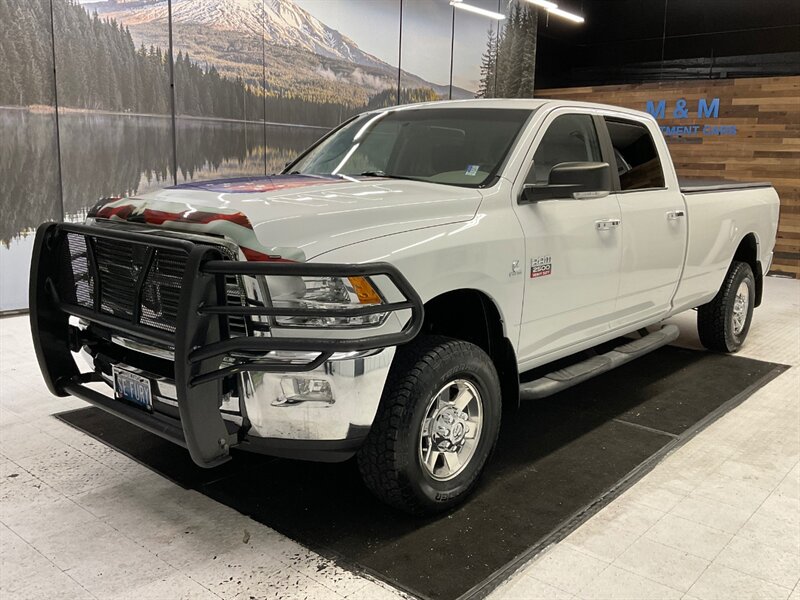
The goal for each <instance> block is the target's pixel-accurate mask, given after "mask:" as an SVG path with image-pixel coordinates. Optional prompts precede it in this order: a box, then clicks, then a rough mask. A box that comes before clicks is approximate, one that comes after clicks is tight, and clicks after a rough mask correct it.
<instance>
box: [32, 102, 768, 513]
mask: <svg viewBox="0 0 800 600" xmlns="http://www.w3.org/2000/svg"><path fill="white" fill-rule="evenodd" d="M778 210H779V201H778V197H777V194H776V193H775V191H774V190H773V189H772V187H771V186H770V185H769V184H751V183H745V184H741V183H740V184H736V183H730V182H724V181H723V182H696V183H681V182H679V181H678V178H677V177H676V174H675V169H674V168H673V166H672V162H671V160H670V157H669V153H668V151H667V147H666V145H665V143H664V139H663V138H662V136H661V134H660V132H659V129H658V126H657V124H656V122H655V121H654V120H653V118H652V117H650V116H649V115H647V114H645V113H641V112H636V111H632V110H624V109H620V108H615V107H611V106H601V105H595V104H582V103H575V102H563V101H548V100H468V101H454V102H436V103H430V104H421V105H412V106H402V107H395V108H389V109H385V110H379V111H375V112H370V113H366V114H363V115H359V116H357V117H354V118H353V119H351V120H349V121H347V122H346V123H344V124H343V125H342V126H340V127H339V128H337V129H336V130H334V131H332V132H331V133H330V134H328V135H327V136H325V137H324V138H322V139H321V140H320V141H319V142H318V143H316V144H315V145H314V146H313V147H311V148H309V149H308V150H307V151H306V152H305V153H303V154H302V155H301V156H300V157H298V158H297V159H296V160H295V161H294V162H292V163H291V164H289V165H288V166H287V168H286V170H285V172H284V174H281V175H275V176H271V177H259V178H243V179H231V180H218V181H202V182H196V183H187V184H183V185H178V186H175V187H172V188H167V189H164V190H161V191H158V192H155V193H151V194H147V195H142V196H137V197H132V198H122V199H120V198H117V199H106V200H104V201H101V202H100V203H99V204H98V205H97V206H96V207H95V208H94V209H93V210H92V212H91V213H90V216H89V218H88V219H87V222H86V223H84V224H68V223H46V224H43V225H42V226H41V227H40V228H39V230H38V233H37V239H36V245H35V250H34V258H33V262H32V273H31V292H30V294H31V296H30V307H31V324H32V329H33V338H34V342H35V347H36V352H37V356H38V359H39V363H40V366H41V370H42V372H43V374H44V377H45V379H46V381H47V383H48V386H49V388H50V390H51V391H52V392H53V393H54V394H58V395H67V394H72V395H75V396H78V397H81V398H84V399H85V400H87V401H88V402H90V403H92V404H94V405H96V406H99V407H101V408H103V409H104V410H106V411H109V412H111V413H113V414H115V415H118V416H120V417H122V418H123V419H126V420H128V421H130V422H131V423H132V424H135V425H137V426H139V427H142V428H144V429H147V430H149V431H151V432H154V433H156V434H158V435H160V436H163V437H165V438H167V439H169V440H172V441H174V442H176V443H179V444H181V445H183V446H185V447H186V448H187V449H188V450H189V452H190V453H191V456H192V458H193V459H194V461H195V462H196V463H197V464H199V465H202V466H206V467H212V466H215V465H218V464H220V463H222V462H225V461H226V460H228V459H229V458H230V456H231V449H232V448H237V449H241V450H251V451H256V452H262V453H266V454H271V455H277V456H284V457H291V458H304V459H311V460H324V461H337V460H346V459H348V458H350V457H352V456H354V455H357V458H358V465H359V467H360V470H361V472H362V474H363V479H364V481H365V483H366V485H367V487H368V488H369V489H370V490H371V491H372V492H374V493H375V494H376V495H377V496H378V497H379V498H381V499H382V500H384V501H385V502H387V503H389V504H391V505H393V506H395V507H398V508H400V509H402V510H405V511H408V512H412V513H430V512H435V511H438V510H443V509H447V508H449V507H451V506H453V505H454V504H456V503H457V502H459V501H461V500H462V499H464V498H465V497H466V496H467V495H468V493H469V492H470V490H471V489H472V488H473V487H474V486H475V484H476V482H477V480H478V477H479V475H480V473H481V471H482V470H483V468H484V465H485V464H486V461H487V459H488V458H489V456H490V454H491V453H492V449H493V447H494V445H495V442H496V440H497V437H498V432H499V430H500V417H501V409H502V408H503V405H508V406H516V405H517V403H518V402H519V401H520V400H521V399H522V400H527V399H535V398H541V397H544V396H547V395H549V394H553V393H555V392H558V391H559V390H562V389H565V388H567V387H569V386H571V385H574V384H576V383H578V382H581V381H584V380H586V379H588V378H589V377H592V376H594V375H597V374H599V373H602V372H605V371H607V370H609V369H610V368H613V367H615V366H617V365H619V364H622V363H624V362H627V361H628V360H630V359H632V358H635V357H637V356H640V355H641V354H643V353H645V352H648V351H651V350H653V349H655V348H657V347H659V346H662V345H664V344H666V343H669V342H670V341H672V340H673V339H675V337H677V335H678V331H677V329H676V328H675V326H669V325H668V326H661V325H660V324H661V322H662V321H664V319H666V318H668V317H670V316H672V315H674V314H676V313H679V312H681V311H685V310H688V309H691V308H697V309H698V312H697V317H698V329H699V333H700V339H701V341H702V342H703V344H704V345H705V346H707V347H708V348H709V349H711V350H715V351H721V352H735V351H736V350H737V349H738V348H739V347H740V346H741V344H742V343H743V341H744V339H745V337H746V336H747V333H748V330H749V328H750V322H751V318H752V314H753V308H754V307H755V306H758V305H759V303H760V302H761V295H762V282H763V277H764V274H765V273H766V272H767V270H768V269H769V267H770V262H771V260H772V251H773V246H774V243H775V236H776V229H777V224H778ZM623 336H628V337H627V338H626V339H624V340H621V341H620V342H619V343H618V345H617V346H616V347H615V348H614V349H613V350H611V351H606V352H604V353H602V354H597V353H593V354H591V355H589V357H588V358H587V357H586V356H585V355H582V354H581V353H582V352H584V351H587V350H590V349H592V348H594V347H596V346H598V345H600V344H606V343H608V342H611V341H613V340H616V339H619V338H621V337H623ZM79 355H81V356H82V357H83V358H84V359H85V362H84V361H76V358H77V357H78V356H79ZM566 357H573V358H572V359H571V360H569V359H567V360H569V363H568V364H567V365H566V366H564V361H563V360H560V359H565V358H566ZM556 360H559V367H560V368H558V369H556V368H555V367H552V368H551V369H549V370H550V372H548V369H547V368H546V367H545V365H548V364H550V363H553V361H556ZM79 365H80V366H79ZM533 369H536V372H535V373H537V375H536V376H535V377H534V376H531V371H532V370H533ZM521 381H523V382H525V383H520V382H521ZM97 383H105V384H107V385H108V387H107V388H106V386H104V385H100V387H98V385H96V384H97ZM103 388H105V389H106V390H107V392H105V393H104V392H103Z"/></svg>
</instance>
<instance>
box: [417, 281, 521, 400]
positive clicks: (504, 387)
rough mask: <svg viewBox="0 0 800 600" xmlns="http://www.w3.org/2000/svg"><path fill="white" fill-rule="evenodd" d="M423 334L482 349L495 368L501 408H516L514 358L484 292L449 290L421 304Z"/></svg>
mask: <svg viewBox="0 0 800 600" xmlns="http://www.w3.org/2000/svg"><path fill="white" fill-rule="evenodd" d="M421 333H423V334H435V335H446V336H448V337H452V338H456V339H460V340H464V341H466V342H470V343H472V344H475V345H476V346H478V347H479V348H481V349H483V350H484V351H485V352H486V353H487V354H488V355H489V357H490V358H491V359H492V362H493V363H494V365H495V368H496V369H497V374H498V376H499V377H500V387H501V392H502V396H503V405H504V407H510V408H515V407H517V406H518V405H519V373H518V372H517V357H516V352H515V351H514V347H513V345H512V343H511V341H510V340H509V339H508V337H506V334H505V327H504V323H503V318H502V314H501V312H500V310H499V308H498V307H497V304H496V303H495V301H494V300H493V299H492V298H491V297H490V296H488V295H487V294H486V293H485V292H482V291H480V290H476V289H472V288H462V289H457V290H450V291H447V292H444V293H442V294H439V295H438V296H435V297H433V298H431V299H430V300H428V301H427V302H425V320H424V322H423V325H422V332H421Z"/></svg>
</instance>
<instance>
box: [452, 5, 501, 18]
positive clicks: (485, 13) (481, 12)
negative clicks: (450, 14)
mask: <svg viewBox="0 0 800 600" xmlns="http://www.w3.org/2000/svg"><path fill="white" fill-rule="evenodd" d="M450 6H454V7H455V8H460V9H462V10H466V11H469V12H471V13H475V14H476V15H482V16H484V17H489V18H490V19H496V20H497V21H502V20H503V19H505V18H506V16H505V15H504V14H501V13H497V12H492V11H491V10H486V9H485V8H480V7H478V6H472V4H466V3H464V2H462V0H451V2H450Z"/></svg>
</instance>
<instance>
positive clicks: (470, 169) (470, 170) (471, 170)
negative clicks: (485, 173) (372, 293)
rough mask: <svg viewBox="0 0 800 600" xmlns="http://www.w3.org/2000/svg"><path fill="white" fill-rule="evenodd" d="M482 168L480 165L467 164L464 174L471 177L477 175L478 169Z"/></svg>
mask: <svg viewBox="0 0 800 600" xmlns="http://www.w3.org/2000/svg"><path fill="white" fill-rule="evenodd" d="M480 170H481V166H480V165H467V170H466V171H465V172H464V175H469V176H470V177H475V175H477V174H478V171H480Z"/></svg>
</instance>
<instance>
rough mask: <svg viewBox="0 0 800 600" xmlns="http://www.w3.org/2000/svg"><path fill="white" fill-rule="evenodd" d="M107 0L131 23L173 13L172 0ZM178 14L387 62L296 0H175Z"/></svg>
mask: <svg viewBox="0 0 800 600" xmlns="http://www.w3.org/2000/svg"><path fill="white" fill-rule="evenodd" d="M100 4H101V3H99V2H98V3H97V5H98V6H99V5H100ZM104 4H105V6H104V9H105V10H106V11H107V10H109V9H111V10H113V8H114V7H116V9H117V10H118V11H120V12H122V11H124V18H123V21H124V22H125V23H126V24H129V25H140V24H144V23H159V22H166V21H167V19H168V12H167V11H168V6H167V1H166V0H153V1H146V0H145V1H139V2H120V1H117V2H113V1H111V2H107V3H104ZM172 20H173V22H174V23H176V24H192V25H201V26H204V27H208V28H210V29H216V30H218V31H238V32H242V33H252V34H254V35H257V36H260V35H261V32H262V30H263V31H264V34H265V40H266V42H267V43H269V44H276V45H281V46H293V47H296V48H303V49H305V50H309V51H311V52H313V53H314V54H319V55H321V56H326V57H329V58H337V59H341V60H345V61H348V62H352V63H355V64H358V65H363V66H385V65H386V63H384V62H383V61H381V60H380V59H378V58H376V57H375V56H372V55H371V54H368V53H366V52H364V51H363V50H361V49H360V48H359V47H358V45H357V44H356V43H355V42H354V41H353V40H351V39H350V38H348V37H347V36H344V35H342V34H341V33H340V32H338V31H336V30H335V29H333V28H331V27H328V26H327V25H325V23H323V22H322V21H320V20H319V19H317V18H316V17H314V16H313V15H312V14H310V13H309V12H308V11H306V10H304V9H302V8H300V7H299V6H297V5H296V4H295V3H294V2H292V0H173V2H172Z"/></svg>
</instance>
